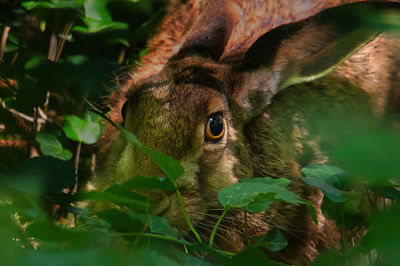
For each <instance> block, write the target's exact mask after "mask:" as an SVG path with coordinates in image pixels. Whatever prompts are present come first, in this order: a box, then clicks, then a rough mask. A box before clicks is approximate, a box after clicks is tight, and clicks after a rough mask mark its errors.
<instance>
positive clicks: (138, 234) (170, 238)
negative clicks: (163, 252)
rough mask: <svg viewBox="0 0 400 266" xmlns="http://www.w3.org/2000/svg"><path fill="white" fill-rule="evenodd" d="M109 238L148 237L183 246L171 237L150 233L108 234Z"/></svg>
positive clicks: (179, 241)
mask: <svg viewBox="0 0 400 266" xmlns="http://www.w3.org/2000/svg"><path fill="white" fill-rule="evenodd" d="M110 236H111V237H120V236H141V237H150V238H157V239H162V240H167V241H172V242H175V243H178V244H182V245H183V244H184V243H182V241H181V240H179V239H176V238H173V237H168V236H163V235H156V234H150V233H115V234H110Z"/></svg>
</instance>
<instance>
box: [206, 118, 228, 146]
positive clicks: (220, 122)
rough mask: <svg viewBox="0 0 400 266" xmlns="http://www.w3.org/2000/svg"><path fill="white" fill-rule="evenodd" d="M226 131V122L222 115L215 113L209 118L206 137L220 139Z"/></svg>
mask: <svg viewBox="0 0 400 266" xmlns="http://www.w3.org/2000/svg"><path fill="white" fill-rule="evenodd" d="M224 133H225V122H224V119H223V118H222V117H221V116H220V115H213V116H211V117H210V118H209V119H208V122H207V126H206V130H205V138H206V140H208V141H217V140H220V139H221V138H222V137H223V136H224Z"/></svg>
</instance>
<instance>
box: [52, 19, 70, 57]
mask: <svg viewBox="0 0 400 266" xmlns="http://www.w3.org/2000/svg"><path fill="white" fill-rule="evenodd" d="M73 24H74V22H72V21H70V22H68V23H67V26H65V28H64V32H63V35H62V37H61V42H59V43H58V45H57V52H56V56H55V62H58V60H59V59H60V55H61V51H62V49H63V48H64V44H65V41H66V40H67V36H68V34H69V32H70V31H71V28H72V25H73Z"/></svg>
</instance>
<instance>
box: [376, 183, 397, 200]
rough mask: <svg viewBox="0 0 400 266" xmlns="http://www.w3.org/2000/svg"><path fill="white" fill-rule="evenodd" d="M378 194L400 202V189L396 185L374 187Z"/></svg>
mask: <svg viewBox="0 0 400 266" xmlns="http://www.w3.org/2000/svg"><path fill="white" fill-rule="evenodd" d="M372 190H373V191H374V192H375V193H376V195H378V196H380V197H384V198H388V199H392V200H395V201H398V202H400V191H399V190H398V189H396V188H394V187H374V188H373V189H372Z"/></svg>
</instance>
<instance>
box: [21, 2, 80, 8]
mask: <svg viewBox="0 0 400 266" xmlns="http://www.w3.org/2000/svg"><path fill="white" fill-rule="evenodd" d="M82 2H83V1H80V0H50V1H25V2H22V6H23V7H25V8H26V9H28V10H32V9H35V8H43V9H55V8H58V9H63V8H72V9H78V10H79V9H81V8H82Z"/></svg>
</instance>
